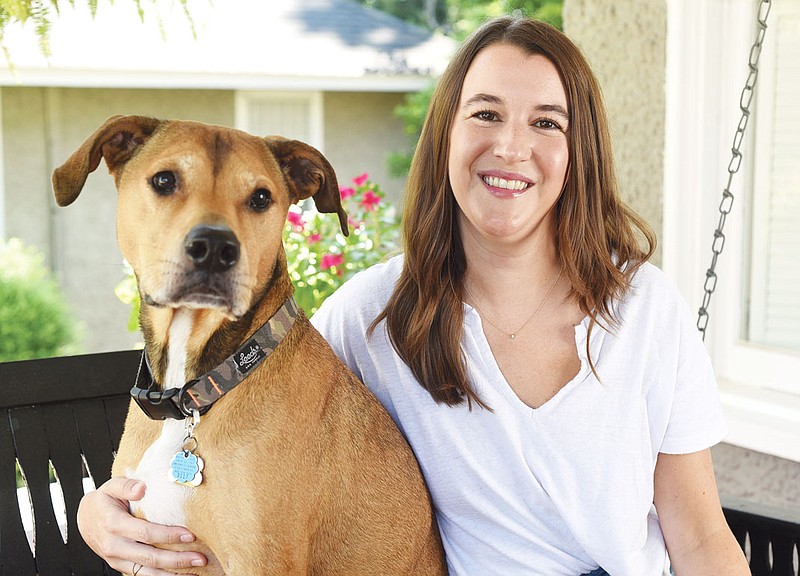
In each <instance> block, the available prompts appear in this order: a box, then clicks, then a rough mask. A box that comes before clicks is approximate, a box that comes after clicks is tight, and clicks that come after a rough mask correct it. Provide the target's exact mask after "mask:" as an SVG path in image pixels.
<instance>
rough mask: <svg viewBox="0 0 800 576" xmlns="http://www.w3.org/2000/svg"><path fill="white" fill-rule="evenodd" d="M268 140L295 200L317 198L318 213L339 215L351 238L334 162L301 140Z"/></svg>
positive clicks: (343, 231) (279, 137)
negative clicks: (331, 162)
mask: <svg viewBox="0 0 800 576" xmlns="http://www.w3.org/2000/svg"><path fill="white" fill-rule="evenodd" d="M264 141H265V142H266V143H267V146H268V147H269V149H270V150H271V151H272V153H273V154H274V155H275V157H276V158H277V159H278V163H279V164H280V166H281V170H283V174H284V176H285V177H286V182H287V183H288V185H289V190H290V192H291V193H292V195H293V196H294V199H295V201H297V200H305V199H306V198H309V197H311V196H313V197H314V205H315V206H316V207H317V210H319V211H320V212H327V213H333V214H338V215H339V226H340V227H341V228H342V234H344V235H345V236H348V235H349V234H350V230H349V228H348V226H347V213H346V212H345V211H344V209H343V208H342V197H341V195H340V194H339V183H338V181H337V180H336V173H335V172H334V170H333V166H331V164H330V162H328V160H327V159H326V158H325V157H324V156H323V155H322V153H321V152H320V151H319V150H317V149H316V148H314V147H313V146H310V145H308V144H306V143H305V142H300V141H299V140H289V139H287V138H283V137H281V136H267V137H266V138H264Z"/></svg>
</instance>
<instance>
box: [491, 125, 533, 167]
mask: <svg viewBox="0 0 800 576" xmlns="http://www.w3.org/2000/svg"><path fill="white" fill-rule="evenodd" d="M494 153H495V156H497V157H499V158H502V159H503V160H505V161H506V162H508V163H509V164H513V163H515V162H522V161H524V160H528V159H529V158H530V157H531V154H532V153H533V148H532V143H531V139H530V133H529V130H528V126H527V125H525V126H520V125H518V124H515V123H511V122H508V123H506V125H505V126H503V128H502V130H500V132H499V134H498V140H497V144H496V145H495V148H494Z"/></svg>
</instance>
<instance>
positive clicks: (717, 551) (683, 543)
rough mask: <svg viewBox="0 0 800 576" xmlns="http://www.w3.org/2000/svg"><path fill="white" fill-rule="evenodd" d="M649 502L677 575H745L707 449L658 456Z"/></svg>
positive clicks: (709, 452) (741, 554)
mask: <svg viewBox="0 0 800 576" xmlns="http://www.w3.org/2000/svg"><path fill="white" fill-rule="evenodd" d="M654 502H655V506H656V511H657V512H658V518H659V521H660V523H661V530H662V532H663V533H664V540H665V541H666V543H667V551H668V552H669V557H670V561H671V562H672V567H673V570H674V571H675V574H676V576H695V575H696V576H712V575H716V574H719V575H721V576H722V575H724V576H738V575H742V576H749V575H750V569H749V567H748V566H747V560H746V559H745V557H744V553H743V552H742V549H741V547H740V546H739V543H738V542H737V541H736V539H735V538H734V536H733V534H732V533H731V531H730V528H729V527H728V523H727V522H726V521H725V516H724V514H723V513H722V506H721V505H720V502H719V494H718V493H717V482H716V480H715V478H714V468H713V465H712V463H711V450H702V451H700V452H694V453H692V454H663V453H662V454H659V455H658V461H657V463H656V471H655V497H654Z"/></svg>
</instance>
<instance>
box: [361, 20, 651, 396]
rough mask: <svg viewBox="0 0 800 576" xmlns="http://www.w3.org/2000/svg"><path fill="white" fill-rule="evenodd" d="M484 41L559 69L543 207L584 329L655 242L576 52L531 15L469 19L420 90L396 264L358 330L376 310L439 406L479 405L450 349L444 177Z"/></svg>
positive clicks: (453, 228)
mask: <svg viewBox="0 0 800 576" xmlns="http://www.w3.org/2000/svg"><path fill="white" fill-rule="evenodd" d="M496 43H505V44H510V45H512V46H516V47H519V48H522V49H523V50H524V51H525V52H527V53H528V54H541V55H543V56H545V57H547V58H548V59H549V60H550V61H551V62H552V63H553V64H554V65H555V67H556V69H557V70H558V72H559V75H560V77H561V82H562V84H563V87H564V91H565V93H566V96H567V108H568V112H569V116H570V117H569V128H568V130H567V141H568V146H569V167H568V169H567V175H566V182H565V185H564V190H563V192H562V194H561V196H560V198H559V200H558V202H557V204H556V207H555V210H556V222H557V224H556V226H557V231H556V239H555V243H556V253H557V255H558V257H559V259H560V261H561V264H562V265H563V269H564V273H565V274H566V276H567V277H568V278H569V281H570V283H571V286H572V288H571V293H570V296H571V297H573V298H575V300H576V302H577V303H578V305H579V306H580V309H581V311H583V312H584V314H586V315H588V316H589V317H590V318H591V326H592V327H593V326H594V325H595V324H598V323H600V324H601V325H603V323H605V325H606V326H609V327H613V326H616V325H617V319H616V317H615V313H614V310H613V303H614V301H615V300H618V299H619V298H621V297H622V296H623V295H624V293H625V291H626V290H627V289H628V287H629V286H630V281H631V277H632V276H633V274H634V272H635V271H636V270H637V269H638V267H639V266H640V265H641V264H642V263H643V262H645V261H647V260H648V259H649V258H650V256H651V255H652V254H653V251H654V250H655V234H654V233H653V231H652V229H651V228H650V226H649V225H648V224H647V223H646V222H645V221H644V220H643V219H642V218H640V217H639V216H637V215H636V214H635V213H634V212H633V211H632V210H631V209H630V208H629V207H627V206H626V205H625V204H624V203H623V202H622V200H621V199H620V196H619V191H618V187H617V178H616V173H615V169H614V164H613V156H612V150H611V136H610V133H609V128H608V120H607V118H606V111H605V106H604V104H603V101H602V94H601V90H600V86H599V84H598V82H597V80H596V78H595V76H594V74H593V73H592V71H591V69H590V67H589V64H588V63H587V61H586V59H585V58H584V57H583V55H582V54H581V52H580V50H579V49H578V48H577V47H576V46H575V45H574V44H573V43H572V41H570V40H569V39H568V38H567V37H566V36H565V35H564V34H562V33H561V32H560V31H558V30H557V29H555V28H554V27H552V26H550V25H549V24H546V23H544V22H540V21H536V20H530V19H524V18H511V17H503V18H497V19H495V20H492V21H490V22H487V23H486V24H484V25H483V26H481V27H480V28H479V29H478V30H476V31H475V32H474V33H473V34H472V35H471V36H470V37H469V38H468V39H467V40H466V41H465V42H464V44H463V45H462V46H461V48H460V49H459V50H458V52H457V53H456V55H455V56H454V58H453V59H452V60H451V62H450V64H449V66H448V67H447V69H446V70H445V72H444V74H443V75H442V77H441V78H440V80H439V83H438V85H437V87H436V90H435V92H434V94H433V97H432V98H431V102H430V107H429V109H428V114H427V117H426V119H425V123H424V125H423V128H422V133H421V136H420V139H419V143H418V145H417V150H416V153H415V155H414V160H413V161H412V163H411V170H410V172H409V176H408V185H407V195H406V201H405V205H404V209H403V243H404V250H405V261H404V264H403V270H402V273H401V275H400V278H399V280H398V282H397V284H396V286H395V289H394V292H393V293H392V296H391V297H390V299H389V302H388V303H387V305H386V308H385V309H384V310H383V312H382V313H381V314H380V315H379V316H378V318H376V320H375V321H374V322H373V324H372V327H371V328H370V330H372V329H373V328H375V327H376V326H377V325H378V323H379V322H381V321H382V320H384V319H385V320H386V326H387V330H388V333H389V337H390V339H391V342H392V345H393V346H394V348H395V350H396V351H397V353H398V354H399V355H400V357H401V358H402V359H403V360H404V361H405V363H406V364H407V365H408V366H409V368H410V369H411V371H412V373H413V374H414V376H415V377H416V379H417V380H418V381H419V383H420V384H421V385H422V386H423V387H424V388H425V389H426V390H428V392H430V394H431V396H432V397H433V398H434V399H435V400H436V401H438V402H444V403H447V404H450V405H455V404H459V403H460V402H462V401H463V400H464V398H466V399H467V400H468V402H469V403H470V404H471V403H472V402H473V401H474V402H476V403H478V404H479V405H484V404H483V403H482V402H481V400H480V398H478V396H477V395H476V393H475V391H474V390H473V389H472V387H471V386H470V384H469V382H468V379H467V370H466V362H465V359H464V357H463V353H462V351H461V337H462V330H463V321H464V310H463V304H462V296H463V294H462V291H463V279H464V275H465V273H466V269H467V263H466V259H465V256H464V250H463V247H462V244H461V237H460V235H459V228H458V224H457V211H458V208H457V205H456V202H455V198H454V196H453V191H452V189H451V187H450V182H449V180H448V176H447V171H448V155H449V148H450V140H449V139H450V131H451V126H452V122H453V118H454V116H455V113H456V109H457V106H458V102H459V99H460V97H461V87H462V85H463V82H464V77H465V76H466V74H467V70H468V69H469V67H470V65H471V64H472V61H473V59H474V58H475V56H476V54H477V53H478V52H480V51H481V50H483V49H484V48H486V47H487V46H490V45H492V44H496ZM642 239H643V240H644V246H642V245H641V240H642ZM587 348H588V342H587ZM593 368H594V366H593Z"/></svg>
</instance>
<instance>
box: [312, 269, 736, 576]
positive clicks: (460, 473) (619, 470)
mask: <svg viewBox="0 0 800 576" xmlns="http://www.w3.org/2000/svg"><path fill="white" fill-rule="evenodd" d="M402 265H403V259H402V256H397V257H395V258H393V259H391V260H389V261H388V262H387V263H385V264H380V265H377V266H374V267H372V268H370V269H369V270H367V271H365V272H362V273H360V274H358V275H356V276H355V277H354V278H352V279H351V280H350V281H348V282H347V283H345V285H344V286H342V287H341V288H340V289H339V290H337V291H336V293H335V294H333V295H332V296H331V297H329V298H328V299H327V300H326V302H325V303H324V304H323V306H322V307H321V308H320V310H319V311H318V312H317V313H316V314H315V315H314V317H313V319H312V322H313V323H314V325H315V326H316V327H317V329H319V331H320V332H321V333H322V335H323V336H324V337H325V338H326V339H327V340H328V342H329V343H330V344H331V346H332V348H333V350H334V351H335V352H336V354H337V355H338V356H339V357H340V358H341V359H342V360H343V361H344V362H345V363H346V364H347V365H348V366H349V367H350V368H351V370H353V372H355V374H356V375H357V376H358V377H359V378H360V379H361V380H362V381H363V382H364V383H365V384H366V385H367V386H368V387H369V389H370V390H371V391H372V392H373V393H374V394H375V395H376V396H377V397H378V399H379V400H380V401H381V402H382V403H383V405H384V406H385V407H386V409H387V410H388V411H389V413H390V414H391V416H392V417H393V418H394V420H395V422H396V423H397V425H398V426H399V427H400V429H401V430H402V432H403V433H404V434H405V436H406V438H407V439H408V441H409V443H410V444H411V447H412V448H413V450H414V453H415V455H416V457H417V459H418V461H419V463H420V466H421V468H422V472H423V474H424V476H425V479H426V481H427V484H428V488H429V489H430V492H431V495H432V497H433V502H434V507H435V511H436V516H437V520H438V523H439V529H440V531H441V534H442V540H443V543H444V548H445V552H446V555H447V563H448V568H449V571H450V575H451V576H494V575H496V576H517V575H542V576H559V575H564V576H577V575H579V574H583V573H586V572H590V571H591V570H593V569H596V568H597V567H598V565H599V566H602V567H603V568H604V569H605V570H606V571H607V572H608V573H609V574H610V575H611V576H651V575H652V576H656V575H660V574H662V570H663V567H664V564H665V559H666V548H665V545H664V540H663V536H662V534H661V530H660V528H659V524H658V519H657V516H656V512H655V509H654V506H653V472H654V470H655V465H656V458H657V457H658V454H659V452H664V453H670V454H679V453H690V452H695V451H698V450H702V449H705V448H708V447H710V446H712V445H714V444H716V443H717V442H719V441H720V440H721V439H722V438H723V437H724V436H725V433H726V428H725V424H724V421H723V418H722V410H721V406H720V402H719V398H718V393H717V389H716V384H715V379H714V375H713V371H712V368H711V363H710V360H709V357H708V354H707V353H706V350H705V348H704V346H703V343H702V340H701V339H700V337H699V334H698V331H697V329H696V327H695V324H694V322H693V318H692V316H691V314H690V312H689V309H688V307H687V306H686V304H685V302H684V301H683V299H682V298H681V296H680V295H679V293H678V292H677V290H676V289H675V287H674V286H673V285H672V284H671V283H670V282H669V281H668V279H667V278H666V276H665V275H664V274H663V273H662V272H661V271H660V270H659V269H658V268H656V267H655V266H652V265H650V264H645V265H643V266H642V267H641V268H640V269H639V270H638V271H637V273H636V275H635V277H634V280H633V286H632V288H631V289H630V290H629V291H628V293H627V295H626V296H625V297H624V299H623V300H622V301H621V302H618V303H617V304H616V306H615V308H616V310H617V312H618V314H619V318H620V320H621V325H620V327H619V328H618V329H617V330H616V331H615V332H606V331H604V330H603V329H602V328H600V327H599V326H595V327H594V329H593V330H592V335H591V342H590V350H591V357H592V360H593V362H594V364H595V367H596V370H597V373H598V374H599V376H600V380H598V379H597V378H596V377H595V375H594V374H593V373H592V371H591V369H590V367H589V362H588V359H587V356H586V338H587V330H588V326H589V320H588V318H586V319H584V321H583V322H582V323H581V324H579V325H577V326H576V327H575V346H576V349H577V353H578V356H579V358H580V361H581V368H580V371H579V372H578V374H577V376H575V378H573V379H572V380H571V381H570V382H569V383H567V384H566V385H565V386H564V387H563V388H562V389H561V390H560V391H559V392H558V393H557V394H556V395H555V396H554V397H553V398H552V399H550V400H549V401H548V402H546V403H545V404H544V405H542V406H541V407H539V408H536V409H533V408H530V407H529V406H527V405H526V404H524V403H523V402H522V401H521V400H520V399H519V398H518V397H517V396H516V394H515V393H514V391H513V390H512V389H511V387H510V386H509V385H508V383H507V382H506V380H505V378H504V377H503V375H502V373H501V372H500V369H499V367H498V366H497V363H496V361H495V359H494V356H493V355H492V352H491V349H490V347H489V344H488V342H487V340H486V337H485V336H484V333H483V329H482V326H481V320H480V317H479V316H478V314H477V313H476V312H475V310H474V309H473V308H472V307H470V306H469V305H467V304H465V305H464V313H465V323H464V335H463V340H462V350H463V353H464V357H465V358H466V361H467V366H468V373H469V379H470V382H471V383H472V386H473V388H474V390H475V391H476V392H477V394H478V395H479V397H480V398H481V399H482V400H483V402H485V403H486V404H487V405H488V406H490V407H491V408H492V410H493V411H491V412H490V411H488V410H485V409H482V408H480V407H478V406H473V408H472V410H470V409H469V408H468V406H467V403H466V402H464V403H463V404H461V405H458V406H455V407H450V406H447V405H445V404H437V403H436V402H435V401H434V400H433V399H432V398H431V396H430V395H429V394H428V392H427V391H426V390H425V389H423V388H422V386H420V385H419V383H418V382H417V381H416V379H415V378H414V376H413V375H412V374H411V371H410V370H409V369H408V367H407V366H406V365H405V364H404V363H403V361H402V360H401V359H400V358H399V357H398V356H397V354H396V353H395V351H394V349H393V348H392V345H391V343H390V341H389V338H388V335H387V333H386V331H385V326H384V324H380V325H379V326H378V329H377V330H375V331H374V332H373V334H372V335H371V336H370V337H367V335H366V332H367V329H368V327H369V325H370V324H371V323H372V321H373V319H374V318H375V317H376V316H377V315H378V314H379V313H380V312H381V310H383V308H384V306H385V304H386V302H387V300H388V298H389V296H390V294H391V292H392V290H393V288H394V285H395V282H396V281H397V278H398V276H399V274H400V270H401V268H402Z"/></svg>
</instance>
